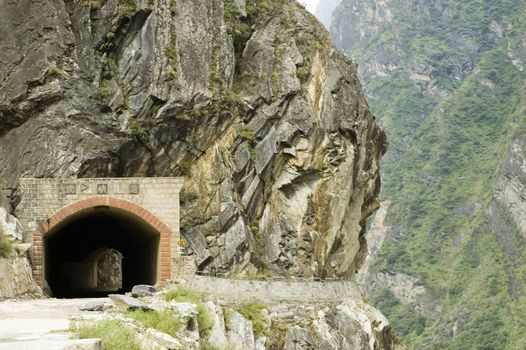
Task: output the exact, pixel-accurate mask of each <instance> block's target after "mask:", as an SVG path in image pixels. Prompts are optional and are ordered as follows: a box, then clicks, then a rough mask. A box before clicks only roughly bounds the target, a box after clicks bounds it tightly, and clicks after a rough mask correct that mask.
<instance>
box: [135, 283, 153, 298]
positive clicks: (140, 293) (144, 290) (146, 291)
mask: <svg viewBox="0 0 526 350" xmlns="http://www.w3.org/2000/svg"><path fill="white" fill-rule="evenodd" d="M156 292H157V289H156V288H155V287H154V286H149V285H147V284H138V285H136V286H134V287H133V288H132V290H131V296H132V297H134V298H141V297H151V296H153V295H155V293H156Z"/></svg>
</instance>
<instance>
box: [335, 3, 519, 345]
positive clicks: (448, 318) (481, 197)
mask: <svg viewBox="0 0 526 350" xmlns="http://www.w3.org/2000/svg"><path fill="white" fill-rule="evenodd" d="M354 3H356V2H355V1H353V0H347V1H344V3H343V5H342V6H341V7H340V10H339V11H337V15H336V21H335V28H333V34H334V37H335V39H336V40H339V39H338V36H337V35H338V33H343V32H342V30H345V28H347V29H348V28H349V26H352V25H353V24H352V23H350V21H349V19H350V18H352V15H351V14H350V13H349V12H346V11H348V9H349V5H353V4H354ZM412 4H413V3H412V2H410V1H401V2H399V3H396V4H392V5H389V6H391V7H390V10H391V11H392V16H393V20H392V21H389V22H382V23H381V24H378V28H379V33H377V34H376V35H373V36H372V38H371V39H370V40H365V39H364V40H363V41H360V40H354V41H353V40H347V41H344V42H340V43H339V45H340V46H341V47H344V48H346V49H347V50H348V51H349V53H350V54H351V55H352V56H354V57H356V60H357V61H358V64H359V66H360V67H361V69H362V71H361V74H362V78H363V80H364V86H365V89H366V91H367V93H368V95H369V102H370V105H371V108H372V109H373V111H374V113H375V114H376V115H377V116H378V118H379V119H380V122H381V124H382V125H383V126H384V127H385V129H386V132H387V134H388V138H389V141H390V151H389V152H388V155H387V157H386V160H385V161H384V163H383V165H382V166H383V175H382V180H383V194H382V196H383V197H384V198H386V199H389V200H390V201H391V202H392V204H391V207H390V208H389V211H388V214H387V217H386V221H387V225H389V226H390V230H389V233H388V237H387V238H386V240H385V242H384V244H383V246H382V248H381V249H380V251H379V254H378V255H377V256H376V257H375V259H374V263H373V269H372V273H374V272H377V271H380V270H382V269H388V270H389V271H394V272H397V273H405V274H410V275H417V276H419V277H420V278H421V279H422V281H423V283H424V285H425V288H426V291H427V295H428V298H429V299H430V301H429V302H430V303H431V304H433V305H439V306H440V308H439V309H438V311H436V312H437V314H436V316H431V315H430V314H429V313H425V312H422V311H419V310H417V308H415V305H412V304H408V305H404V304H402V303H401V302H400V300H398V299H397V298H396V297H395V295H394V294H393V293H392V292H391V291H390V290H377V291H376V292H375V293H374V294H373V295H371V296H370V299H371V300H372V301H373V304H375V305H376V306H377V307H379V309H380V310H381V311H383V312H384V313H385V315H386V316H387V317H388V319H389V320H390V321H391V322H392V324H393V326H394V328H395V330H396V331H397V332H398V333H399V334H400V335H401V336H402V337H403V338H404V340H405V341H406V342H407V344H408V345H409V346H411V347H412V348H414V349H519V348H523V347H524V344H525V340H526V337H525V336H524V334H522V332H521V331H519V330H520V329H525V327H526V323H525V322H524V320H523V318H521V317H518V314H519V313H520V312H522V311H523V310H525V309H526V296H525V293H524V291H525V290H526V281H525V280H524V278H523V277H524V270H525V269H526V250H525V249H524V247H525V246H526V242H525V239H524V237H523V236H522V235H521V234H520V233H519V231H518V229H517V228H516V227H515V225H514V223H513V222H511V219H510V216H509V213H508V212H507V211H506V210H505V209H504V208H502V207H501V205H500V204H499V203H497V202H496V200H495V196H494V189H495V184H496V181H497V179H498V178H499V177H500V176H501V167H502V165H503V161H504V160H505V158H506V154H507V152H508V150H509V147H510V142H511V141H512V140H514V139H517V138H519V139H524V130H525V125H526V122H525V120H524V96H525V81H526V76H525V73H524V72H523V71H522V70H520V69H518V67H517V66H516V64H515V63H514V62H512V59H511V57H510V50H511V49H510V48H517V47H518V46H517V43H518V42H517V38H519V37H524V35H525V33H526V27H525V25H526V21H525V20H524V19H525V18H526V17H525V12H524V11H525V9H526V3H525V2H524V1H522V0H502V1H494V2H489V1H480V0H469V1H463V2H453V1H448V0H441V1H435V2H431V1H423V2H422V4H421V5H420V7H419V8H416V9H415V8H413V7H412ZM409 9H412V10H409ZM437 9H441V11H440V13H442V15H439V14H438V13H439V12H435V10H437ZM507 23H512V25H508V24H507ZM361 29H362V31H364V32H367V31H371V30H372V29H371V28H369V27H368V26H367V25H364V27H363V28H361ZM500 30H502V32H499V31H500ZM393 33H394V34H393ZM499 33H501V34H499ZM342 35H343V34H342ZM341 37H342V36H339V38H341ZM386 52H391V53H393V57H387V56H386ZM395 56H396V57H395ZM391 58H392V59H393V60H394V61H395V62H396V65H395V67H393V68H390V69H391V70H386V74H385V75H383V74H379V73H378V72H376V71H375V69H377V68H374V67H379V66H374V63H375V60H380V61H381V62H382V64H384V65H385V66H387V65H388V63H386V62H388V61H389V59H391ZM504 223H507V224H504Z"/></svg>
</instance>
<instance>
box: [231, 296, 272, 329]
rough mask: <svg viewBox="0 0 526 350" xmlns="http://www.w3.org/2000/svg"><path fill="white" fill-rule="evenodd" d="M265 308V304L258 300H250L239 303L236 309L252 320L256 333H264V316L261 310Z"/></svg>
mask: <svg viewBox="0 0 526 350" xmlns="http://www.w3.org/2000/svg"><path fill="white" fill-rule="evenodd" d="M266 309H267V305H265V304H263V303H262V302H259V301H251V302H248V303H245V304H243V305H241V306H240V307H239V308H238V309H237V311H238V312H239V313H240V314H241V315H243V316H244V317H245V318H247V319H249V320H250V321H252V326H253V328H254V332H255V333H256V334H258V335H261V334H264V333H265V329H266V318H265V315H264V314H263V310H266Z"/></svg>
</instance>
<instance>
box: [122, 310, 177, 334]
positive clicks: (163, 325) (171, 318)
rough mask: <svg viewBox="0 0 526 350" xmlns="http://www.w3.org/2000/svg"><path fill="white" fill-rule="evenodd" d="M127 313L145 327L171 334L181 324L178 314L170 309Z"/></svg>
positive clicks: (175, 331)
mask: <svg viewBox="0 0 526 350" xmlns="http://www.w3.org/2000/svg"><path fill="white" fill-rule="evenodd" d="M128 315H129V316H131V317H132V318H134V319H135V320H137V321H139V322H140V323H142V324H143V325H145V326H146V327H149V328H154V329H156V330H158V331H160V332H163V333H166V334H169V335H171V336H175V335H176V333H177V331H178V330H179V329H180V328H181V326H182V325H183V323H182V321H181V319H180V318H179V315H177V314H176V313H175V312H174V311H173V310H170V309H164V310H162V311H142V310H135V311H132V312H129V313H128Z"/></svg>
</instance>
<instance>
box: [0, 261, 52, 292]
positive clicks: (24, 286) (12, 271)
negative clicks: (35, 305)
mask: <svg viewBox="0 0 526 350" xmlns="http://www.w3.org/2000/svg"><path fill="white" fill-rule="evenodd" d="M38 295H42V290H41V289H40V288H39V287H38V286H37V284H36V283H35V280H34V279H33V272H32V270H31V265H29V260H28V259H27V258H26V257H11V258H8V259H2V258H0V300H3V299H11V298H20V297H34V296H38Z"/></svg>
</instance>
